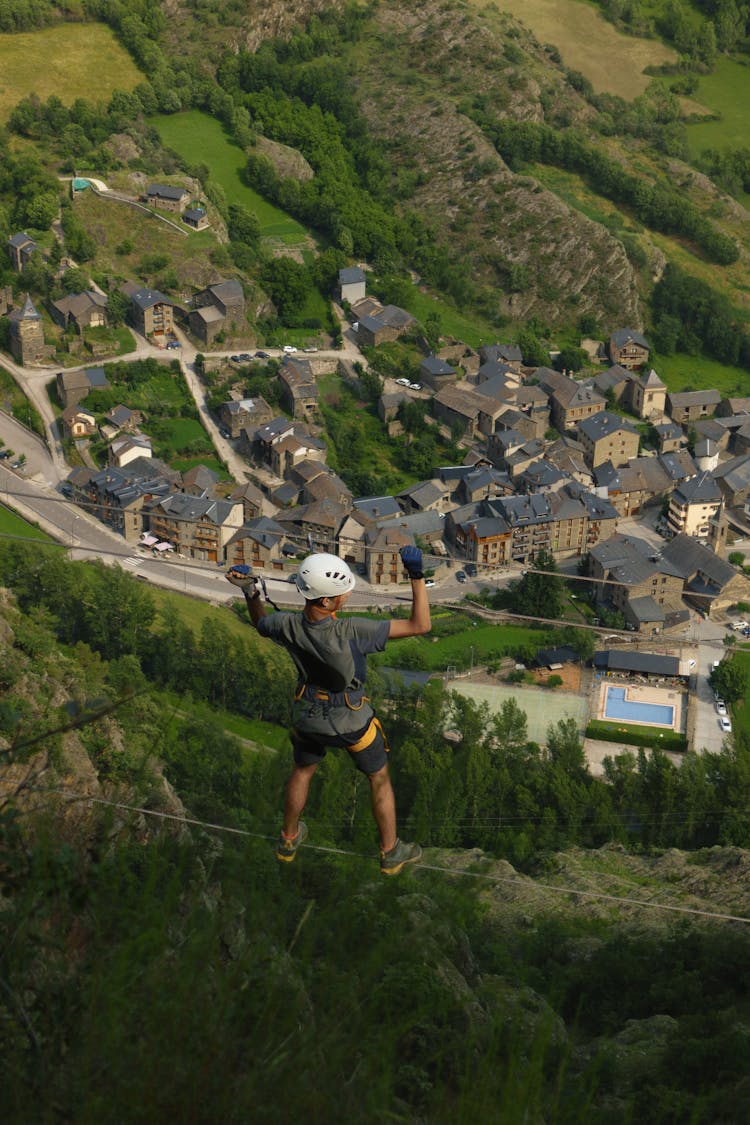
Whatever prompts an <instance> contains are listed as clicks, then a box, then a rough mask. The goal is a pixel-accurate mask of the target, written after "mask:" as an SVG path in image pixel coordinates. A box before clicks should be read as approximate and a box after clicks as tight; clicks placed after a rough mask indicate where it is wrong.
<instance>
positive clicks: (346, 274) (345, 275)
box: [339, 266, 366, 285]
mask: <svg viewBox="0 0 750 1125" xmlns="http://www.w3.org/2000/svg"><path fill="white" fill-rule="evenodd" d="M365 280H366V274H365V271H364V270H361V269H360V268H359V266H345V267H344V269H342V270H339V285H357V284H358V283H360V282H362V281H365Z"/></svg>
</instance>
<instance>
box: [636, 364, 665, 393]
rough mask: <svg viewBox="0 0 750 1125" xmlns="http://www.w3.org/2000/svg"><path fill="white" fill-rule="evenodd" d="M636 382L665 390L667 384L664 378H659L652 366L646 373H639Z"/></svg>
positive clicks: (643, 385)
mask: <svg viewBox="0 0 750 1125" xmlns="http://www.w3.org/2000/svg"><path fill="white" fill-rule="evenodd" d="M638 382H639V383H640V384H641V386H642V387H659V388H661V389H663V390H666V386H667V384H666V383H665V382H664V380H663V379H660V378H659V376H658V375H657V374H656V372H655V371H654V369H653V367H652V368H651V370H650V371H649V373H648V375H641V376H640V377H639V379H638Z"/></svg>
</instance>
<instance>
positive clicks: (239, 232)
mask: <svg viewBox="0 0 750 1125" xmlns="http://www.w3.org/2000/svg"><path fill="white" fill-rule="evenodd" d="M227 230H228V232H229V237H230V239H231V240H232V241H233V242H244V243H245V244H246V245H247V246H252V247H253V248H254V249H256V248H257V247H258V244H259V243H260V223H259V222H258V216H257V215H254V214H251V212H250V211H247V210H245V208H244V207H241V206H240V204H239V203H230V204H229V218H228V220H227Z"/></svg>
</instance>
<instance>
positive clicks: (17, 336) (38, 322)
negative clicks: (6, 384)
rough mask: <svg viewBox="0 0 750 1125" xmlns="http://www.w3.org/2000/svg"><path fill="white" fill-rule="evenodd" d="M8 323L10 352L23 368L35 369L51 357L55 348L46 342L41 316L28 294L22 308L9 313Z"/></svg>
mask: <svg viewBox="0 0 750 1125" xmlns="http://www.w3.org/2000/svg"><path fill="white" fill-rule="evenodd" d="M8 321H9V324H10V350H11V352H12V354H13V358H14V359H15V360H16V362H17V363H20V365H21V367H35V366H38V365H39V364H43V363H45V362H46V361H47V360H48V359H49V358H50V357H51V355H52V352H53V348H52V347H51V346H50V345H49V344H45V342H44V327H43V325H42V317H41V314H40V313H38V312H37V311H36V309H35V308H34V304H33V302H32V300H31V297H30V296H29V295H28V293H27V294H26V298H25V300H24V302H23V305H22V306H21V308H20V309H13V311H12V312H11V313H9V315H8Z"/></svg>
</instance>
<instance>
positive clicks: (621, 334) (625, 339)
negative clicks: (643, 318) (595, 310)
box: [610, 328, 651, 350]
mask: <svg viewBox="0 0 750 1125" xmlns="http://www.w3.org/2000/svg"><path fill="white" fill-rule="evenodd" d="M610 339H611V340H612V343H613V344H614V345H615V347H616V348H624V347H625V345H626V344H637V345H638V346H639V347H641V348H648V349H649V350H650V348H651V345H650V344H649V342H648V340H647V339H646V337H645V336H643V335H641V333H640V332H636V331H635V330H634V329H633V328H618V329H617V330H616V331H615V332H613V333H612V335H611V337H610Z"/></svg>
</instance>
